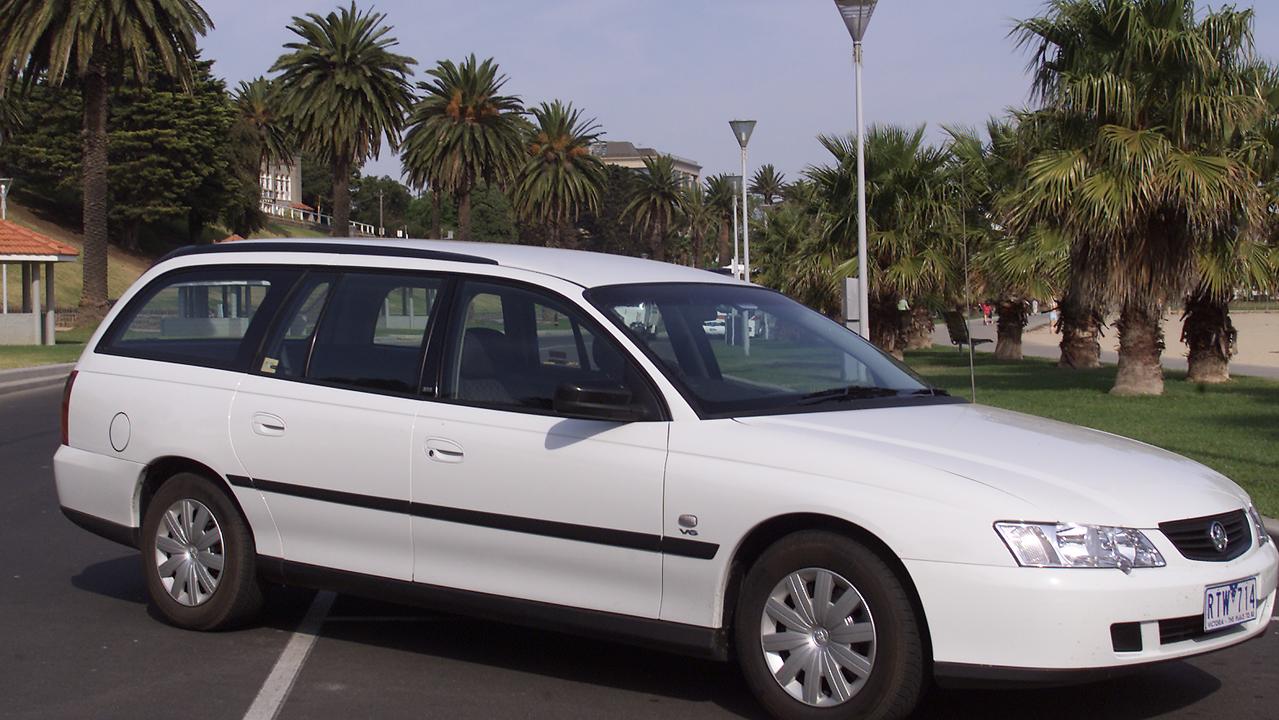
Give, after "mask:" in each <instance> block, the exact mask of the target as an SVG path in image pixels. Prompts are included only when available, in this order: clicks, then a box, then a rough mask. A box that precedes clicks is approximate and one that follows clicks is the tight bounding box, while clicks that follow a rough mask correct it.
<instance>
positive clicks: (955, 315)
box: [942, 310, 991, 350]
mask: <svg viewBox="0 0 1279 720" xmlns="http://www.w3.org/2000/svg"><path fill="white" fill-rule="evenodd" d="M942 317H944V318H946V331H947V332H949V333H950V344H951V345H954V346H955V349H956V350H963V349H964V345H968V344H971V345H972V346H973V348H974V349H976V348H977V346H978V345H981V344H982V343H988V342H991V341H990V340H985V339H983V338H977V339H975V340H974V339H973V337H972V336H971V335H969V334H968V323H966V322H964V316H963V314H962V313H960V312H959V311H958V310H951V311H950V312H945V313H942Z"/></svg>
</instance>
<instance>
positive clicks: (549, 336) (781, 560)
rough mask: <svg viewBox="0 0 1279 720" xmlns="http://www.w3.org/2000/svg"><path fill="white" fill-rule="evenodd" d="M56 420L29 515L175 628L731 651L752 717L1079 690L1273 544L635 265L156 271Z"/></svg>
mask: <svg viewBox="0 0 1279 720" xmlns="http://www.w3.org/2000/svg"><path fill="white" fill-rule="evenodd" d="M717 319H723V320H724V322H725V323H726V326H727V330H725V329H721V328H720V327H719V326H718V324H715V323H714V321H715V320H717ZM712 327H713V328H715V330H710V329H709V328H712ZM63 402H64V404H63V430H62V433H63V434H62V447H61V448H60V449H59V450H58V452H57V456H56V457H55V459H54V462H55V471H56V477H57V487H58V497H59V500H60V503H61V505H62V509H63V512H65V513H66V515H67V516H68V517H69V518H70V519H71V520H73V521H74V522H76V523H77V524H79V525H81V526H83V527H85V528H87V529H89V530H91V531H93V532H96V533H98V534H100V535H103V536H105V537H108V538H111V539H113V540H117V541H120V542H123V543H125V544H128V545H130V546H133V547H136V548H138V549H139V550H141V551H142V558H143V563H142V568H143V571H144V573H145V576H146V585H147V588H148V590H149V592H150V596H151V600H152V602H153V603H154V606H155V608H156V609H157V610H158V611H159V612H160V613H161V614H162V615H163V616H164V617H165V618H167V619H168V620H169V621H171V622H172V623H174V624H175V625H178V626H181V627H185V628H195V629H215V628H223V627H228V626H233V625H235V624H237V623H243V622H245V621H246V620H248V619H250V618H251V617H252V616H253V613H254V612H255V611H256V610H257V609H258V606H259V604H260V602H261V597H262V595H261V584H262V583H264V582H272V583H284V584H288V585H294V586H305V587H313V588H326V589H334V590H338V591H341V592H347V593H354V594H361V595H370V596H376V597H381V598H386V599H390V600H394V601H399V602H412V603H422V604H426V605H429V606H432V607H436V608H440V609H444V610H448V611H453V612H457V613H463V614H472V615H477V616H485V617H490V618H495V619H498V620H502V621H508V622H515V623H527V624H531V625H536V626H541V627H545V628H549V629H554V630H559V631H570V632H577V633H584V634H589V635H602V636H607V637H611V638H616V639H619V640H622V641H626V642H630V643H634V644H638V645H646V646H653V647H659V648H667V649H672V650H676V651H680V652H685V653H691V654H695V655H699V656H703V657H710V658H718V659H728V658H730V657H735V658H736V660H737V662H738V663H740V665H741V669H742V671H743V673H744V675H745V677H746V679H747V681H748V684H749V686H750V687H751V689H752V690H753V691H754V692H755V694H756V695H757V696H758V698H759V700H760V702H761V703H762V704H763V705H764V706H765V707H766V708H767V709H768V710H769V711H770V712H772V713H773V714H775V715H776V716H778V717H781V718H807V717H817V716H818V715H819V714H820V716H822V717H829V718H861V717H865V718H889V717H894V718H895V717H901V716H903V715H905V714H907V713H909V712H910V710H911V708H912V707H914V705H915V704H916V701H917V700H918V698H919V696H920V694H921V692H922V691H923V689H924V688H925V687H926V686H927V684H928V682H929V681H930V680H931V679H932V678H936V679H938V680H940V681H943V682H950V683H970V684H971V683H982V684H985V683H992V682H997V683H1003V682H1008V681H1025V682H1066V681H1071V680H1076V679H1081V678H1092V677H1096V676H1108V675H1111V674H1114V673H1117V672H1119V671H1122V670H1125V669H1128V668H1131V667H1133V666H1138V665H1141V664H1144V663H1150V662H1154V661H1160V660H1168V659H1171V658H1181V657H1187V656H1190V655H1195V654H1199V653H1204V652H1208V651H1211V650H1217V649H1220V648H1224V647H1227V646H1230V645H1234V644H1237V643H1240V642H1243V641H1245V640H1247V639H1249V638H1253V637H1257V636H1259V635H1261V634H1263V633H1264V632H1265V631H1266V627H1267V623H1268V622H1269V620H1270V617H1271V615H1272V614H1273V612H1274V606H1275V579H1276V565H1277V564H1279V554H1277V553H1276V551H1275V545H1274V543H1273V542H1271V541H1270V539H1269V538H1268V537H1267V536H1266V532H1265V530H1264V528H1263V526H1262V523H1261V520H1260V517H1259V515H1258V514H1257V512H1256V511H1255V510H1254V509H1253V507H1252V505H1251V504H1250V502H1249V498H1248V496H1247V494H1246V493H1245V492H1244V491H1243V490H1241V489H1240V488H1239V487H1238V486H1236V485H1235V484H1234V483H1232V482H1231V481H1230V480H1228V479H1226V478H1224V477H1222V476H1221V475H1219V474H1218V473H1216V472H1214V471H1212V470H1210V469H1208V468H1206V467H1204V466H1202V465H1199V464H1197V463H1194V462H1191V461H1189V460H1186V459H1184V458H1182V457H1179V456H1177V455H1173V454H1171V453H1168V452H1164V451H1162V450H1159V449H1157V448H1153V447H1150V446H1148V445H1143V444H1141V443H1137V442H1133V441H1131V440H1126V439H1123V438H1120V437H1116V436H1114V435H1109V434H1106V433H1102V432H1096V431H1093V430H1086V429H1082V428H1078V427H1074V426H1070V425H1064V424H1061V423H1056V422H1051V421H1048V420H1043V419H1040V418H1036V417H1030V416H1027V415H1020V414H1017V413H1012V412H1005V411H1002V410H996V409H993V408H989V407H983V406H981V405H974V404H970V403H967V402H964V401H961V400H959V399H956V398H952V397H950V396H948V395H947V394H946V393H945V392H944V391H941V390H938V389H935V388H933V387H932V386H930V385H929V384H928V383H926V382H925V381H923V380H921V379H920V378H919V377H917V376H916V375H914V374H913V373H912V372H911V371H910V370H909V369H907V368H906V367H905V366H903V365H901V364H899V363H897V362H895V361H893V360H892V359H891V358H889V357H887V356H886V355H884V354H883V353H881V352H879V351H878V350H876V349H875V348H874V347H872V346H871V345H869V344H867V343H866V342H864V341H863V340H862V339H861V338H859V337H858V336H857V335H856V334H854V333H852V332H850V331H848V330H846V329H845V328H843V327H842V326H840V325H839V324H837V323H834V322H831V321H830V320H828V319H826V318H824V317H822V316H821V315H819V314H817V313H815V312H812V311H811V310H808V309H806V308H804V307H803V306H801V305H799V304H798V303H795V302H793V301H791V300H789V299H787V298H786V297H784V296H782V295H780V294H778V293H776V292H773V291H770V290H767V289H764V288H761V287H756V286H752V285H748V284H745V283H742V282H738V281H736V280H734V279H731V278H727V277H723V276H720V275H716V274H713V273H710V272H705V271H701V270H695V269H690V268H683V267H677V266H673V265H667V264H662V263H656V262H649V261H646V260H638V259H632V258H624V257H612V256H605V255H596V254H591V253H582V252H572V251H566V250H549V249H544V248H533V247H519V246H499V245H484V244H478V243H451V242H420V241H400V242H375V241H328V240H317V241H261V242H237V243H233V244H229V245H221V246H213V247H200V248H189V249H186V250H182V251H178V252H176V253H174V254H172V255H170V256H169V257H168V258H166V259H165V260H163V261H162V262H160V263H158V264H157V265H156V266H155V267H154V268H153V269H151V270H150V271H149V272H148V273H147V274H146V275H145V276H143V277H142V278H141V279H140V280H139V281H138V282H137V284H136V285H135V286H134V287H133V288H132V289H131V290H130V291H129V292H128V293H127V294H126V295H125V297H123V298H122V299H121V301H120V302H119V303H118V304H117V305H116V307H115V308H114V310H113V311H112V313H111V315H110V316H109V317H108V318H107V320H106V322H104V323H103V325H102V328H101V329H100V330H99V331H98V333H97V334H96V335H95V336H94V338H93V339H92V340H91V341H90V343H89V346H88V348H87V349H86V351H85V353H84V355H83V357H81V358H80V361H79V364H78V365H77V366H76V370H75V372H73V373H72V375H71V378H70V379H69V380H68V382H67V385H66V392H65V397H64V401H63ZM992 437H997V438H998V439H999V440H998V442H995V443H991V442H990V438H992Z"/></svg>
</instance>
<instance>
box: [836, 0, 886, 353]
mask: <svg viewBox="0 0 1279 720" xmlns="http://www.w3.org/2000/svg"><path fill="white" fill-rule="evenodd" d="M877 2H878V0H835V7H836V8H837V9H838V10H839V14H840V17H842V18H843V19H844V25H845V27H847V28H848V34H849V35H850V36H852V38H853V85H854V87H855V92H856V95H857V288H858V295H859V297H858V305H859V307H858V311H857V331H858V332H859V333H861V336H862V337H864V338H866V339H868V340H869V339H870V277H869V276H868V275H867V273H866V143H865V137H864V136H865V135H866V130H865V126H864V124H863V123H862V38H864V37H866V28H867V26H869V25H870V16H871V14H872V13H874V12H875V4H876V3H877Z"/></svg>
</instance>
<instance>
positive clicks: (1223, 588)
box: [1204, 577, 1257, 632]
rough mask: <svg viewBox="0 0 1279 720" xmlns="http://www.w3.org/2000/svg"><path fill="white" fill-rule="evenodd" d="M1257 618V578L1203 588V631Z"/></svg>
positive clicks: (1210, 630)
mask: <svg viewBox="0 0 1279 720" xmlns="http://www.w3.org/2000/svg"><path fill="white" fill-rule="evenodd" d="M1256 619H1257V578H1255V577H1250V578H1248V579H1246V580H1236V581H1235V582H1229V583H1222V584H1220V585H1213V586H1212V587H1210V588H1207V589H1206V590H1204V632H1212V631H1213V630H1220V629H1222V628H1228V627H1230V626H1231V625H1238V624H1239V623H1245V622H1248V621H1249V620H1256Z"/></svg>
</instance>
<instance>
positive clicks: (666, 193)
mask: <svg viewBox="0 0 1279 720" xmlns="http://www.w3.org/2000/svg"><path fill="white" fill-rule="evenodd" d="M683 209H684V183H683V180H681V178H680V176H679V173H678V172H676V171H675V161H674V160H672V159H671V157H670V156H669V155H658V156H655V157H646V158H644V169H643V170H641V171H639V177H638V178H637V182H636V183H635V192H634V194H633V195H632V196H631V200H630V202H628V203H627V204H626V208H625V209H623V210H622V219H623V220H624V221H629V222H630V223H631V227H633V228H635V229H637V230H638V231H640V232H644V233H651V235H650V238H651V239H650V241H649V243H650V244H649V252H650V255H651V257H652V258H653V259H654V260H665V259H666V240H667V235H669V233H670V229H671V224H672V223H673V222H674V221H675V218H676V216H677V215H678V214H679V213H680V212H682V211H683Z"/></svg>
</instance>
